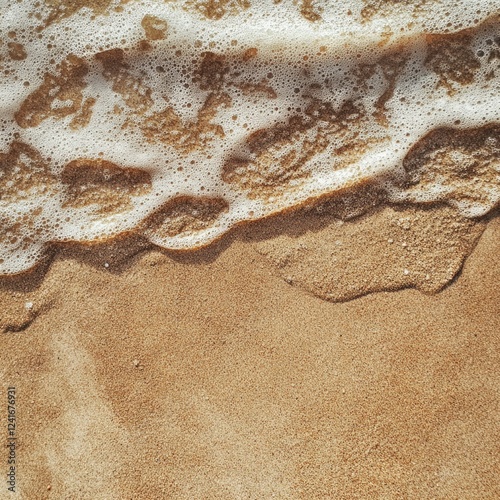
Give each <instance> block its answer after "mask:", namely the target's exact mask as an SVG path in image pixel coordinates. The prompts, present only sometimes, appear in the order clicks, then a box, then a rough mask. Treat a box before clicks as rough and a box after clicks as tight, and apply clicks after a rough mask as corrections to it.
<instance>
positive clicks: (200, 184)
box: [0, 0, 500, 274]
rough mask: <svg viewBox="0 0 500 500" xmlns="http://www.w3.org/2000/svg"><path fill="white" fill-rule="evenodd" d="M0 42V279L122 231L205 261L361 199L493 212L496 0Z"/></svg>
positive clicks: (247, 10)
mask: <svg viewBox="0 0 500 500" xmlns="http://www.w3.org/2000/svg"><path fill="white" fill-rule="evenodd" d="M0 26H1V33H2V35H1V37H2V40H1V43H0V70H1V72H0V82H1V85H0V106H1V112H0V273H2V274H10V273H17V272H20V271H23V270H25V269H28V268H29V267H31V266H33V265H34V264H35V263H36V262H37V261H39V260H40V259H41V258H42V257H43V255H44V253H45V251H46V249H47V247H48V245H50V243H51V242H69V241H81V242H89V241H94V240H102V239H105V238H110V237H113V236H116V235H118V234H120V233H124V232H136V233H138V234H141V235H142V236H144V237H145V238H147V239H148V240H150V241H151V242H153V243H154V244H156V245H158V246H161V247H164V248H168V249H192V248H197V247H200V246H203V245H207V244H209V243H210V242H211V241H213V240H215V239H216V238H219V237H220V236H221V235H223V234H224V233H226V232H227V231H228V230H229V229H230V228H231V227H233V226H234V225H236V224H238V223H242V222H246V221H251V220H257V219H261V218H264V217H267V216H269V215H271V214H273V213H278V212H281V211H284V210H288V209H290V208H293V207H298V206H302V205H304V204H307V203H310V202H311V201H314V200H316V199H322V198H324V197H325V196H328V195H335V196H336V198H335V199H336V200H337V203H339V204H340V205H338V206H340V207H341V210H340V212H339V215H338V216H339V217H341V218H349V217H352V216H353V214H356V213H357V212H359V210H360V206H361V209H362V208H363V205H364V204H366V205H365V206H369V205H370V204H372V203H373V199H372V197H368V199H367V198H366V196H364V194H363V193H366V186H367V185H369V186H375V188H374V189H373V190H372V191H371V192H372V193H376V194H374V196H376V198H377V203H383V202H390V203H393V204H394V203H396V204H397V203H416V204H426V203H441V204H443V203H444V204H448V205H450V206H451V207H453V209H455V210H457V211H458V212H459V213H460V214H461V216H462V217H466V218H478V217H482V216H483V215H485V214H487V213H488V212H489V211H491V210H492V209H493V208H495V207H496V206H498V204H499V200H500V17H499V12H498V3H497V2H496V1H489V0H482V1H474V2H473V1H469V0H460V1H450V0H442V1H440V2H436V1H432V0H424V1H421V0H419V1H418V2H417V1H415V2H405V3H404V5H403V4H402V3H401V2H394V1H391V0H387V1H383V0H382V1H379V0H377V1H375V2H372V1H368V0H364V1H356V0H349V1H347V0H345V1H339V2H328V1H326V0H324V1H306V0H303V1H282V2H276V1H272V0H269V1H265V0H261V1H258V2H257V1H255V0H245V1H233V0H218V1H212V0H211V1H209V2H208V1H203V0H186V1H178V2H174V1H170V2H157V1H152V0H150V1H143V2H140V3H139V2H134V1H118V0H117V1H114V0H102V1H100V2H96V1H94V0H93V1H91V2H90V1H85V0H79V1H78V2H69V1H67V2H66V1H62V0H57V1H55V0H50V1H49V0H45V2H43V1H42V2H39V1H37V2H35V1H25V2H14V1H8V2H6V5H5V6H4V7H3V15H2V18H1V19H0ZM344 192H348V193H349V195H348V196H347V197H345V198H344V199H343V198H342V193H344ZM353 193H354V195H353ZM356 193H360V194H359V196H358V195H356Z"/></svg>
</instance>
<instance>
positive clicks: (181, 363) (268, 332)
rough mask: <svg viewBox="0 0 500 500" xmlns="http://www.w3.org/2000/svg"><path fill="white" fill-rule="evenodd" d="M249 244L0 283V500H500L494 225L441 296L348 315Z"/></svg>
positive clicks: (357, 303)
mask: <svg viewBox="0 0 500 500" xmlns="http://www.w3.org/2000/svg"><path fill="white" fill-rule="evenodd" d="M275 229H276V228H275ZM259 231H262V227H260V228H259V227H257V228H252V227H247V228H244V229H241V230H240V232H239V234H234V235H233V236H230V237H228V238H225V239H224V240H222V241H221V242H219V243H218V244H216V245H214V246H212V247H210V248H208V249H206V250H203V251H201V252H197V253H193V254H187V255H178V256H174V255H168V254H165V253H161V252H160V251H158V250H148V251H143V252H139V250H141V244H140V243H137V242H133V241H129V242H127V245H128V249H127V252H128V253H131V252H132V250H131V249H133V248H136V250H137V251H138V252H139V253H137V255H135V256H133V257H129V258H126V259H123V260H120V259H121V258H122V255H121V253H120V252H123V251H124V250H123V249H124V248H127V245H125V244H120V245H116V246H111V247H109V246H108V247H102V249H95V248H94V249H92V250H91V251H89V252H84V251H82V250H81V249H66V250H64V251H61V252H59V253H58V255H57V256H56V257H55V260H54V261H53V263H52V265H51V266H50V267H49V268H48V269H40V270H39V271H38V272H36V273H34V274H32V275H30V276H29V277H26V276H24V277H19V278H10V279H4V280H3V281H2V291H1V296H0V300H1V304H2V311H1V318H0V321H1V327H2V329H3V332H2V349H1V350H0V356H1V358H0V359H1V360H0V368H1V370H2V377H1V381H2V392H3V394H4V395H5V397H4V401H5V406H6V399H7V398H6V387H7V386H15V387H16V394H17V423H18V427H17V434H18V448H17V472H16V473H17V491H18V493H17V495H10V496H8V492H7V486H6V483H5V481H4V483H3V486H1V493H0V497H1V498H24V499H42V498H53V499H92V500H97V499H106V500H108V499H115V498H116V499H139V498H140V499H159V498H166V499H170V498H172V499H177V498H178V499H212V498H213V499H268V498H283V499H319V498H321V499H327V498H332V499H344V498H345V499H351V498H384V499H386V498H391V499H392V498H394V499H402V498H415V499H416V498H418V499H431V498H440V499H451V498H457V499H465V498H466V499H475V498H478V499H479V498H481V499H487V498H491V499H493V498H499V497H500V315H499V312H500V311H499V310H500V306H499V304H500V288H499V287H498V283H499V279H500V263H499V260H498V255H500V219H498V218H496V219H493V220H492V221H491V222H490V223H489V224H488V226H487V228H486V230H485V232H484V233H483V235H482V236H481V238H480V240H479V243H478V245H477V247H476V249H475V250H474V252H473V253H472V255H471V256H470V257H469V258H468V259H467V261H466V263H465V266H464V268H463V271H462V273H461V274H460V276H459V277H458V278H457V279H456V280H455V281H454V282H453V283H452V284H451V285H450V286H449V287H447V288H446V289H445V290H444V291H442V292H440V293H438V294H436V295H425V294H423V293H421V292H420V291H417V290H413V289H407V290H403V291H399V292H382V293H374V294H371V295H367V296H364V297H361V298H358V299H354V300H351V301H348V302H344V303H331V302H327V301H325V300H322V299H320V298H317V297H314V296H312V295H310V294H309V293H308V292H307V291H305V290H304V289H302V288H300V287H295V286H291V285H290V284H287V283H286V282H285V281H284V280H283V279H282V278H281V277H280V272H279V269H278V268H276V267H275V266H274V265H273V264H271V263H270V261H269V260H268V258H266V257H264V256H263V255H262V253H259V252H258V251H257V249H258V247H259V245H261V246H262V245H264V244H265V242H264V243H256V242H255V240H259V238H260V236H259ZM266 231H269V228H266ZM318 234H320V236H321V233H318ZM268 236H269V234H268ZM278 236H279V235H278ZM134 245H136V246H135V247H134ZM260 250H261V251H262V248H260ZM366 253H367V254H369V250H366ZM360 262H361V261H360ZM105 263H108V266H107V267H105ZM361 264H362V262H361ZM361 264H360V265H361ZM30 303H32V307H30V306H31V304H30ZM4 415H5V412H4ZM4 421H5V422H4V423H3V424H1V425H4V426H5V428H4V429H3V430H2V432H3V433H5V432H4V431H5V429H6V425H7V423H6V418H4ZM6 457H7V451H5V459H3V458H2V462H3V463H4V468H5V467H6V465H5V463H6Z"/></svg>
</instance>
